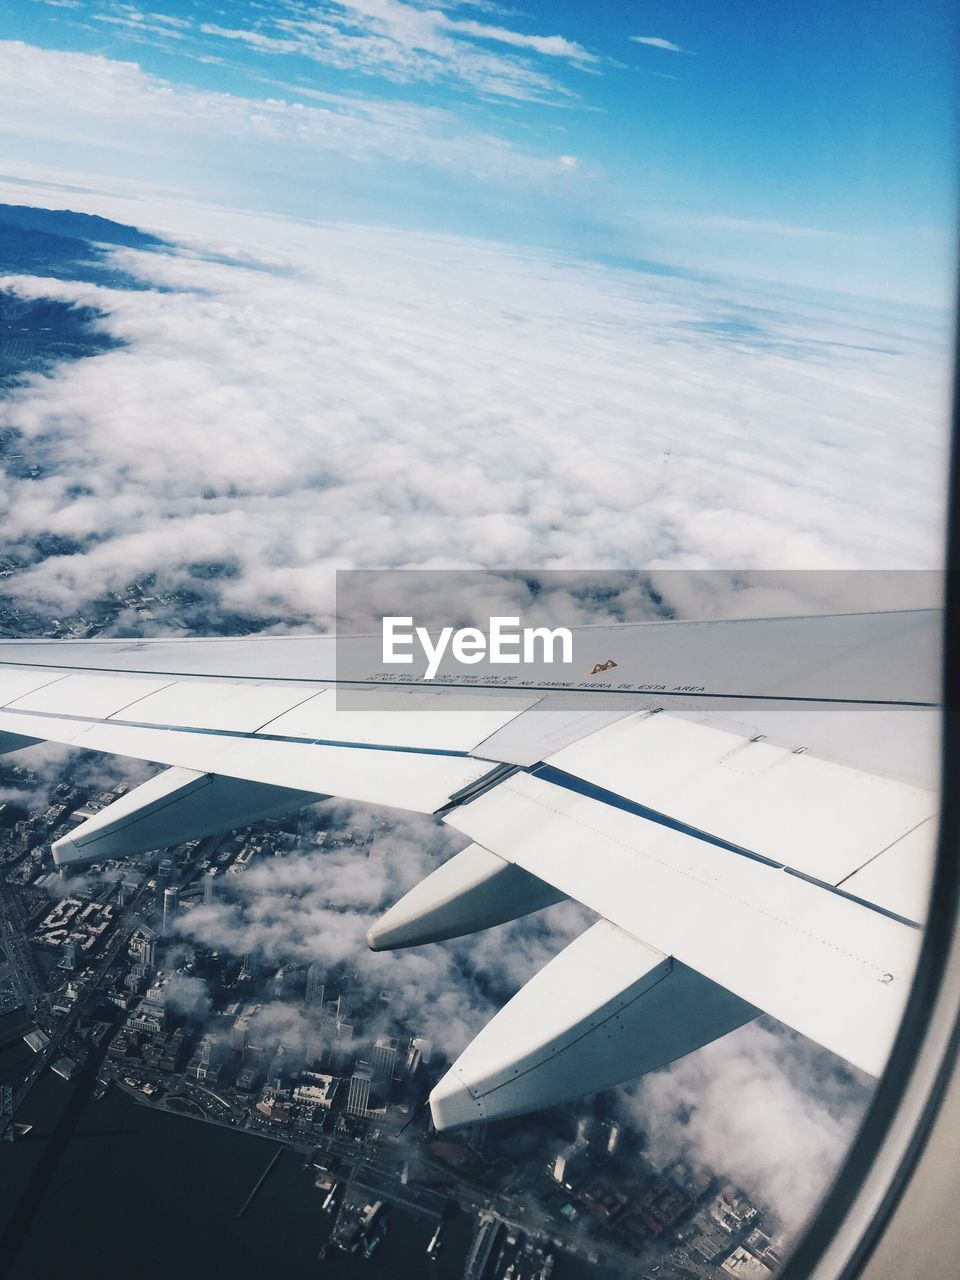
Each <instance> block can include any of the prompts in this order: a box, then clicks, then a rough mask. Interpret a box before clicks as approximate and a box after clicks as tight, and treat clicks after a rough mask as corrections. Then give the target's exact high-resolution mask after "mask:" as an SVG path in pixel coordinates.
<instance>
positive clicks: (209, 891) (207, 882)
mask: <svg viewBox="0 0 960 1280" xmlns="http://www.w3.org/2000/svg"><path fill="white" fill-rule="evenodd" d="M216 896H217V868H216V867H211V868H210V870H209V871H208V872H207V874H206V875H205V876H204V877H203V905H204V906H205V907H209V906H210V904H211V903H212V902H214V901H215V900H216Z"/></svg>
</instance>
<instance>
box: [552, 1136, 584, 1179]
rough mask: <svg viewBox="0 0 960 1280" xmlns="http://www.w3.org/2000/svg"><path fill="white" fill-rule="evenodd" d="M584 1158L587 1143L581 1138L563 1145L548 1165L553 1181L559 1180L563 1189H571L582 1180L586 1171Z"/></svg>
mask: <svg viewBox="0 0 960 1280" xmlns="http://www.w3.org/2000/svg"><path fill="white" fill-rule="evenodd" d="M586 1160H587V1143H586V1142H585V1141H584V1140H583V1139H582V1138H581V1139H579V1140H578V1141H577V1142H571V1144H570V1145H569V1146H568V1147H564V1148H563V1150H562V1151H561V1152H560V1153H559V1154H558V1155H557V1156H556V1157H555V1158H554V1161H553V1164H552V1165H551V1166H550V1176H551V1178H553V1180H554V1182H559V1184H560V1186H561V1187H563V1188H564V1190H566V1191H573V1190H574V1189H575V1188H576V1186H577V1185H578V1184H579V1183H580V1182H582V1180H583V1178H584V1176H585V1174H586V1172H587V1169H586Z"/></svg>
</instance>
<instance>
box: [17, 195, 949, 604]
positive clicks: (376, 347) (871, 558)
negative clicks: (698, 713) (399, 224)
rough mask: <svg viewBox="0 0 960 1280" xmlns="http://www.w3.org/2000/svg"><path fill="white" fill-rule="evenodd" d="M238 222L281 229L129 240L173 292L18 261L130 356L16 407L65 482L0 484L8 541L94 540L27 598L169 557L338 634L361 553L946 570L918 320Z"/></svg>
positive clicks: (390, 238) (90, 588) (474, 561)
mask: <svg viewBox="0 0 960 1280" xmlns="http://www.w3.org/2000/svg"><path fill="white" fill-rule="evenodd" d="M236 230H239V231H243V232H246V233H247V234H248V235H249V234H250V233H251V232H255V234H256V235H257V236H258V238H259V243H256V242H254V243H251V242H250V240H249V239H248V240H246V242H245V241H244V240H243V239H240V238H238V237H236V235H235V234H234V236H233V237H231V238H229V239H227V238H217V239H216V240H213V239H211V238H210V237H207V238H206V239H205V240H204V241H203V242H194V243H193V244H190V245H188V246H186V247H185V248H184V249H183V250H182V251H181V252H179V253H175V254H170V255H159V254H146V253H138V252H136V251H132V250H129V251H128V250H120V251H118V252H117V253H116V254H115V260H116V262H117V264H118V265H119V266H121V267H122V268H123V269H125V270H127V271H129V272H133V273H136V274H138V275H139V276H141V277H142V278H143V279H145V280H146V281H147V282H148V283H151V284H152V285H154V286H156V287H155V289H154V290H152V291H143V290H140V291H129V292H128V291H123V290H109V289H103V288H98V287H96V286H93V285H85V284H81V283H74V282H62V281H51V280H40V279H36V278H25V277H21V278H15V279H12V280H9V281H8V284H9V285H10V287H12V288H13V289H14V290H15V291H16V292H17V293H18V294H19V295H21V296H23V297H41V296H43V297H57V298H60V299H65V300H71V301H77V302H78V303H81V304H83V305H88V306H94V307H97V308H99V309H100V310H101V311H102V312H103V314H104V317H105V319H104V322H103V323H104V327H105V329H106V330H107V331H108V332H109V333H110V334H111V335H113V336H114V337H116V338H118V339H120V340H122V342H123V343H124V344H125V345H124V346H123V347H121V348H118V349H116V350H113V351H109V352H106V353H104V354H103V355H99V356H96V357H95V358H91V359H87V360H84V361H82V362H78V363H75V364H72V365H64V366H60V367H59V368H58V370H57V371H56V373H55V374H54V375H53V376H51V377H47V378H43V377H38V378H35V379H34V381H33V384H32V385H31V386H29V387H27V388H25V389H23V391H22V392H18V393H17V394H15V395H14V397H13V398H12V399H11V400H9V401H8V402H7V403H6V405H5V418H6V421H7V422H8V424H9V425H10V426H11V427H13V428H14V429H15V430H16V431H17V432H19V433H21V437H22V446H21V447H22V448H23V449H25V450H27V451H28V452H29V455H30V457H31V459H32V460H34V461H35V462H36V463H38V464H39V465H40V466H41V467H42V470H43V474H42V475H41V476H40V477H38V478H29V479H27V478H22V477H20V476H18V475H11V474H7V475H6V476H5V477H4V478H3V481H2V489H0V503H2V511H3V521H4V530H5V540H6V542H7V545H8V548H11V549H13V550H15V551H17V552H18V553H23V554H24V555H25V556H26V558H27V559H32V558H33V557H34V556H35V551H32V550H31V548H34V547H35V545H36V542H37V540H38V539H43V538H44V536H48V537H49V536H53V537H54V538H62V539H67V540H69V545H70V548H71V550H77V549H79V551H80V554H69V555H49V556H47V558H46V559H42V560H40V561H39V562H38V563H35V564H34V565H33V567H31V568H28V569H27V570H26V571H25V572H24V573H22V574H20V575H18V576H16V577H14V578H11V579H8V580H7V582H6V586H7V589H8V590H9V589H11V588H12V589H13V590H14V591H15V592H16V593H18V595H19V596H20V597H21V598H22V599H24V600H25V601H31V602H33V601H39V602H43V603H44V605H45V606H47V607H49V608H57V609H62V610H66V609H69V608H70V607H71V606H74V607H75V606H76V605H77V604H78V602H83V601H88V600H90V599H92V598H94V597H95V596H97V595H99V594H100V593H102V592H103V591H104V590H112V589H119V588H121V587H123V586H124V585H125V584H126V583H128V582H130V581H131V580H132V579H133V578H135V577H137V576H138V575H142V574H144V573H146V572H148V571H151V572H153V573H155V574H156V585H157V590H158V591H163V590H166V589H172V588H175V587H183V586H187V587H189V588H190V589H191V590H196V591H198V592H200V593H201V594H202V595H204V596H205V597H207V598H209V599H211V600H212V601H214V602H216V603H217V604H218V605H219V606H220V607H222V608H223V609H224V610H226V611H227V612H239V613H242V614H244V615H245V616H249V617H253V618H261V619H276V618H283V619H286V620H288V622H292V623H294V624H297V623H305V624H309V625H321V626H322V625H326V623H327V622H328V620H329V617H330V613H331V603H332V595H331V588H332V573H333V570H334V568H336V567H381V566H382V567H409V566H421V567H485V568H516V567H524V568H526V567H531V568H594V567H597V566H603V567H604V568H618V567H622V568H663V567H667V566H671V567H678V568H707V567H718V568H728V567H731V566H736V567H738V568H769V569H777V570H787V569H797V568H812V567H815V568H821V569H822V568H841V567H843V568H919V567H932V566H936V565H937V564H939V561H940V555H941V552H940V541H941V536H942V532H941V531H942V520H943V514H942V508H943V497H942V495H943V488H942V486H943V475H944V460H945V456H946V445H947V439H946V422H947V418H946V404H947V388H946V369H947V366H946V361H945V359H944V349H945V348H944V345H942V344H944V343H945V336H944V335H943V334H942V333H940V332H938V331H937V330H936V328H935V326H934V323H933V321H931V320H929V319H928V318H927V317H926V316H925V315H924V314H923V313H919V312H918V313H916V317H911V316H909V315H908V314H905V313H900V314H884V313H883V312H881V311H879V310H876V309H875V310H867V309H866V307H865V306H862V307H859V308H858V307H857V306H856V305H855V304H850V306H849V307H846V308H842V307H840V306H839V305H838V304H837V302H836V301H835V300H832V299H824V300H822V301H821V300H818V299H816V298H811V297H802V296H799V295H795V296H790V295H789V294H788V293H787V292H786V291H783V292H780V293H778V292H776V291H774V290H773V289H768V290H766V291H760V290H759V289H757V290H750V289H747V288H746V287H737V286H731V285H723V284H720V283H710V282H698V281H696V280H692V279H684V278H681V277H670V276H656V275H646V274H641V273H636V272H633V273H631V272H628V271H618V270H615V269H606V268H588V267H584V266H578V265H576V264H573V263H570V262H566V261H563V260H560V259H556V258H550V257H547V256H521V255H519V254H515V253H510V252H508V251H506V250H503V249H500V248H498V247H496V246H494V245H488V244H481V243H476V242H466V241H457V240H452V239H445V238H440V237H426V236H415V235H409V234H401V233H387V232H383V231H376V230H364V229H347V228H312V227H307V226H303V225H299V224H296V223H292V222H291V223H285V222H282V221H279V220H277V221H269V220H259V221H255V220H249V221H248V222H246V223H244V222H243V221H242V220H237V221H236V223H235V224H234V231H236ZM53 545H56V544H55V543H54V544H53ZM198 566H199V569H198ZM210 566H214V569H213V570H212V571H211V568H210ZM217 566H219V567H217ZM131 621H132V620H131V619H129V618H126V619H124V623H125V624H129V623H130V622H131ZM164 622H165V615H164V614H163V611H162V608H161V611H160V614H159V616H158V618H157V625H160V626H162V625H163V624H164Z"/></svg>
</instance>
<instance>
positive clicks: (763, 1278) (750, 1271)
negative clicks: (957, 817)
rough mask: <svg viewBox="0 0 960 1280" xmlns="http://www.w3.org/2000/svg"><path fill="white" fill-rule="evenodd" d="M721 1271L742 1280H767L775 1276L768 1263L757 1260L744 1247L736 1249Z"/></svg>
mask: <svg viewBox="0 0 960 1280" xmlns="http://www.w3.org/2000/svg"><path fill="white" fill-rule="evenodd" d="M721 1270H722V1271H724V1272H725V1273H726V1274H727V1275H728V1276H740V1277H741V1280H767V1277H768V1276H772V1275H773V1272H772V1271H771V1270H770V1268H769V1267H768V1266H767V1265H766V1263H763V1262H761V1261H760V1259H759V1258H755V1257H754V1256H753V1254H752V1253H748V1252H747V1250H746V1249H744V1248H743V1247H740V1248H737V1249H734V1251H733V1253H731V1255H730V1257H729V1258H727V1260H726V1262H724V1263H723V1264H722V1267H721Z"/></svg>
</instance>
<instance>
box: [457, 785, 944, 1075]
mask: <svg viewBox="0 0 960 1280" xmlns="http://www.w3.org/2000/svg"><path fill="white" fill-rule="evenodd" d="M445 821H447V822H448V823H449V824H450V825H452V826H454V827H456V828H457V830H459V831H462V832H463V833H464V834H465V835H467V836H469V837H470V838H471V839H472V840H475V841H476V842H477V843H478V844H481V845H483V846H484V847H485V848H487V849H490V850H491V851H493V852H494V853H497V854H499V855H500V857H502V858H506V859H507V860H509V861H511V862H515V863H516V864H517V865H518V866H520V867H523V869H524V870H526V871H528V872H530V874H531V875H535V876H538V877H539V878H541V879H543V880H546V881H547V883H548V884H552V885H553V886H554V887H555V888H557V889H559V890H560V891H561V892H563V893H566V894H567V895H568V896H570V897H572V898H575V899H577V900H578V901H580V902H582V903H584V904H585V905H586V906H588V907H590V908H591V909H592V910H594V911H596V912H597V913H598V914H599V915H601V916H603V917H604V918H605V919H606V920H608V921H610V922H612V923H613V924H615V925H617V926H618V927H619V928H621V929H622V930H624V931H625V932H626V933H628V934H629V935H630V936H631V937H633V938H635V939H637V940H642V941H644V942H645V943H647V944H648V945H650V946H653V947H654V948H656V949H657V950H658V951H661V952H663V953H664V954H665V955H673V956H675V957H676V958H677V959H678V960H680V961H681V962H682V963H684V964H686V965H688V966H689V967H690V968H692V969H695V970H697V972H699V973H701V974H703V975H704V976H706V977H709V978H710V979H711V980H713V981H714V982H716V983H718V984H720V985H721V986H723V987H726V988H727V989H728V990H730V991H732V992H734V993H735V994H736V995H738V996H739V997H740V998H741V999H742V1000H745V1001H747V1002H748V1003H750V1004H753V1005H756V1006H757V1007H758V1008H760V1009H763V1010H765V1011H766V1012H767V1013H770V1014H772V1015H773V1016H774V1017H776V1018H778V1019H780V1020H781V1021H782V1022H785V1023H787V1024H788V1025H789V1026H791V1027H795V1028H796V1029H797V1030H798V1031H800V1032H801V1033H802V1034H804V1035H806V1036H809V1037H810V1038H811V1039H812V1040H815V1041H816V1042H817V1043H819V1044H822V1045H824V1046H825V1047H826V1048H828V1049H831V1050H832V1051H833V1052H835V1053H838V1054H839V1055H840V1056H841V1057H844V1058H846V1059H847V1060H848V1061H850V1062H852V1063H854V1064H855V1065H857V1066H859V1067H861V1068H862V1069H863V1070H865V1071H867V1072H869V1073H871V1074H873V1075H877V1074H879V1072H880V1071H881V1069H882V1067H883V1064H884V1062H885V1060H886V1056H887V1053H888V1051H889V1047H890V1044H891V1043H892V1039H893V1035H894V1033H895V1030H896V1026H897V1023H898V1021H899V1017H900V1011H901V1009H902V1006H903V1002H904V1000H905V998H906V993H907V990H908V987H909V982H910V978H911V976H912V973H913V968H914V965H915V962H916V956H917V951H918V948H919V943H920V931H919V930H918V929H916V928H913V927H911V926H910V925H909V924H907V923H904V922H903V921H901V920H898V919H895V918H893V917H891V916H889V915H887V914H884V913H882V912H880V911H877V910H872V909H870V908H869V907H865V906H864V905H863V904H861V903H859V902H856V901H853V900H851V899H850V898H848V897H845V896H843V895H842V894H841V893H839V892H837V891H834V890H831V889H830V888H829V887H826V886H820V885H818V884H815V883H811V882H810V881H809V880H806V879H804V878H802V877H800V876H798V875H793V874H791V873H790V872H788V871H785V870H784V869H783V868H780V867H777V866H775V865H770V864H769V863H767V862H764V861H760V860H758V859H756V858H752V857H749V856H743V855H741V854H739V853H736V852H732V851H730V850H728V849H724V848H718V847H717V845H716V844H714V843H710V842H709V840H701V839H697V838H695V837H694V836H693V835H691V834H689V833H687V832H683V831H678V830H676V829H674V828H673V827H671V826H669V825H664V824H663V823H661V822H658V821H656V820H654V819H653V818H644V817H640V816H638V815H637V814H635V813H632V812H627V811H624V810H622V809H619V808H616V807H614V806H612V805H609V804H605V803H602V802H601V801H599V800H597V799H594V798H591V797H590V796H586V795H582V794H579V793H578V792H576V791H573V790H569V789H566V788H564V787H561V786H558V785H556V784H555V783H551V782H546V781H544V780H543V779H541V778H538V777H532V776H530V775H528V774H518V775H515V776H514V777H512V778H510V779H509V780H508V781H506V782H503V783H501V784H500V785H499V786H497V787H496V788H494V789H493V790H491V791H488V792H486V793H485V794H483V795H480V796H479V797H478V798H477V799H475V800H473V801H472V802H471V803H470V804H468V805H465V806H463V807H462V808H460V809H457V810H455V811H454V812H452V813H451V814H448V815H447V817H446V819H445Z"/></svg>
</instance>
